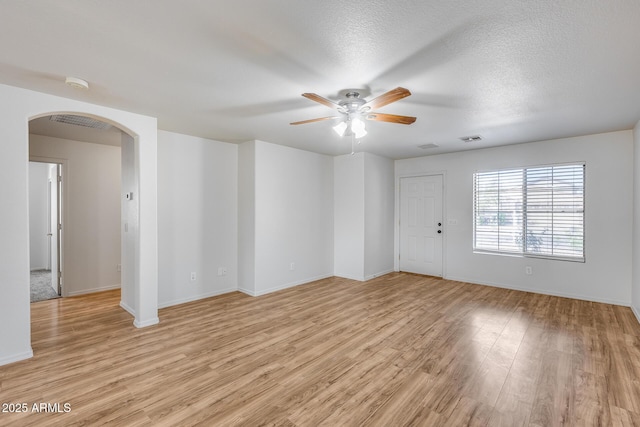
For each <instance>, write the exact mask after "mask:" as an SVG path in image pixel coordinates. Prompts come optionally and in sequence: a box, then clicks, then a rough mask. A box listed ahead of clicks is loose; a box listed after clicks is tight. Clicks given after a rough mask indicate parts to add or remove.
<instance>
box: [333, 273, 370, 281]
mask: <svg viewBox="0 0 640 427" xmlns="http://www.w3.org/2000/svg"><path fill="white" fill-rule="evenodd" d="M335 276H336V277H341V278H343V279H349V280H357V281H358V282H364V281H366V280H367V279H366V278H365V277H364V276H352V275H350V274H340V273H336V274H335Z"/></svg>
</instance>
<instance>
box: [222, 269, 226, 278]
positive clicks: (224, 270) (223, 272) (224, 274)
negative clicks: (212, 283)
mask: <svg viewBox="0 0 640 427" xmlns="http://www.w3.org/2000/svg"><path fill="white" fill-rule="evenodd" d="M222 275H223V276H226V275H227V267H222Z"/></svg>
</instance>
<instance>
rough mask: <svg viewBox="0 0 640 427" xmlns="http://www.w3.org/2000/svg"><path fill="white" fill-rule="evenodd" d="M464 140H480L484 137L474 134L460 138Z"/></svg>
mask: <svg viewBox="0 0 640 427" xmlns="http://www.w3.org/2000/svg"><path fill="white" fill-rule="evenodd" d="M460 139H461V140H462V141H463V142H478V141H482V137H481V136H480V135H473V136H463V137H462V138H460Z"/></svg>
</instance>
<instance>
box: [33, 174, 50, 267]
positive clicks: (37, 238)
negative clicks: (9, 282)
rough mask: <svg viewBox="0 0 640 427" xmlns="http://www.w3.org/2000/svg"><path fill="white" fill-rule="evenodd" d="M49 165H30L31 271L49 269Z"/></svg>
mask: <svg viewBox="0 0 640 427" xmlns="http://www.w3.org/2000/svg"><path fill="white" fill-rule="evenodd" d="M48 186H49V165H48V164H46V163H35V162H30V163H29V260H30V268H31V270H41V269H47V268H48V267H49V238H48V237H47V233H48V232H49V224H48V218H49V215H48V212H49V205H48V197H47V194H48Z"/></svg>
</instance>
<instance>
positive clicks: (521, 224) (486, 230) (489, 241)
mask: <svg viewBox="0 0 640 427" xmlns="http://www.w3.org/2000/svg"><path fill="white" fill-rule="evenodd" d="M584 176H585V165H584V163H580V164H568V165H554V166H539V167H531V168H519V169H506V170H499V171H490V172H477V173H475V174H474V175H473V181H474V182H473V211H474V212H473V213H474V240H473V249H474V251H478V252H495V253H507V254H519V255H524V256H537V257H543V258H554V259H565V260H571V261H584Z"/></svg>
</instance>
